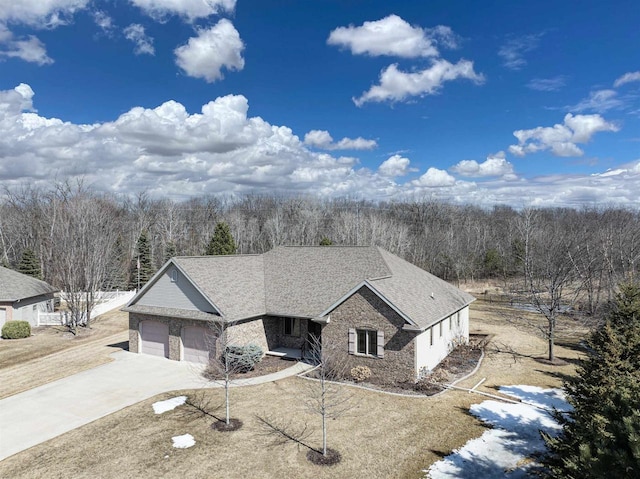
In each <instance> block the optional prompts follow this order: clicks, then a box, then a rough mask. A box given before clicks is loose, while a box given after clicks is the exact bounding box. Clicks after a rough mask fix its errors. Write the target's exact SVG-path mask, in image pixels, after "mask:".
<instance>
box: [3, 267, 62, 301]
mask: <svg viewBox="0 0 640 479" xmlns="http://www.w3.org/2000/svg"><path fill="white" fill-rule="evenodd" d="M57 291H59V290H58V289H56V288H54V287H53V286H51V285H50V284H49V283H46V282H44V281H40V280H39V279H36V278H33V277H31V276H28V275H26V274H22V273H18V272H17V271H13V270H11V269H8V268H4V267H2V266H0V301H2V302H14V301H17V300H19V299H26V298H33V297H35V296H40V295H42V294H49V293H55V292H57Z"/></svg>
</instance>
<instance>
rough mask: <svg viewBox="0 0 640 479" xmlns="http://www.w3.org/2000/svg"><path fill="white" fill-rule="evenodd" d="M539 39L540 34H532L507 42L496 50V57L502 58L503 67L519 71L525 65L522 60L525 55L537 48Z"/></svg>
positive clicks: (524, 61)
mask: <svg viewBox="0 0 640 479" xmlns="http://www.w3.org/2000/svg"><path fill="white" fill-rule="evenodd" d="M541 37H542V34H533V35H524V36H521V37H517V38H511V39H509V40H507V42H506V43H505V44H504V45H502V47H500V50H498V55H499V56H500V57H502V61H503V65H504V66H505V67H507V68H509V69H511V70H520V69H521V68H522V67H524V66H525V65H526V64H527V61H526V60H525V58H524V55H525V53H529V52H531V51H533V50H535V49H536V48H538V45H539V44H540V38H541Z"/></svg>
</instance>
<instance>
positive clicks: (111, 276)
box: [105, 235, 128, 290]
mask: <svg viewBox="0 0 640 479" xmlns="http://www.w3.org/2000/svg"><path fill="white" fill-rule="evenodd" d="M127 263H128V258H127V254H126V252H125V247H124V241H123V240H122V236H120V235H118V237H117V238H116V241H115V243H114V245H113V249H112V252H111V264H110V265H109V273H108V278H107V284H106V285H105V288H106V289H112V290H125V289H127Z"/></svg>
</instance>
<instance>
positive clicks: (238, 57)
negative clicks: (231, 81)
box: [174, 19, 244, 83]
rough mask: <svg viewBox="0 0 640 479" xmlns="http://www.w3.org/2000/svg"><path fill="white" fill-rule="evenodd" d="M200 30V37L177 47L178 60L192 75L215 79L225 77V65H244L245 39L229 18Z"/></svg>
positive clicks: (232, 66)
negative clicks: (223, 69)
mask: <svg viewBox="0 0 640 479" xmlns="http://www.w3.org/2000/svg"><path fill="white" fill-rule="evenodd" d="M197 32H198V36H197V37H192V38H190V39H189V42H188V43H187V44H186V45H182V46H180V47H178V48H176V49H175V50H174V53H175V55H176V64H177V65H178V66H179V67H180V68H181V69H182V70H183V71H184V72H185V73H186V74H187V75H188V76H191V77H194V78H203V79H204V80H206V81H207V82H208V83H211V82H214V81H216V80H220V79H221V78H223V74H222V68H226V69H227V70H236V71H237V70H242V69H243V68H244V58H242V51H243V50H244V43H243V42H242V40H241V39H240V34H239V33H238V31H237V30H236V29H235V28H234V26H233V24H232V23H231V22H230V21H229V20H227V19H222V20H220V21H219V22H218V23H217V24H216V25H214V26H213V27H211V28H208V29H200V30H198V31H197Z"/></svg>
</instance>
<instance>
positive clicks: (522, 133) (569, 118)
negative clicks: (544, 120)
mask: <svg viewBox="0 0 640 479" xmlns="http://www.w3.org/2000/svg"><path fill="white" fill-rule="evenodd" d="M618 130H619V127H618V126H617V125H615V124H614V123H610V122H608V121H606V120H605V119H604V118H602V117H601V116H600V115H575V116H574V115H572V114H571V113H568V114H567V115H566V116H565V117H564V123H563V124H555V125H553V126H552V127H541V126H539V127H537V128H533V129H530V130H516V131H514V132H513V135H514V136H515V137H516V138H517V139H518V144H517V145H511V146H510V147H509V151H510V152H511V153H512V154H514V155H517V156H524V155H526V154H527V153H535V152H537V151H544V150H551V152H552V153H553V154H554V155H556V156H582V155H583V154H584V152H583V151H582V150H581V149H580V148H579V147H578V145H577V144H578V143H587V142H589V141H590V140H591V137H592V136H593V135H594V134H596V133H598V132H601V131H612V132H615V131H618Z"/></svg>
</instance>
